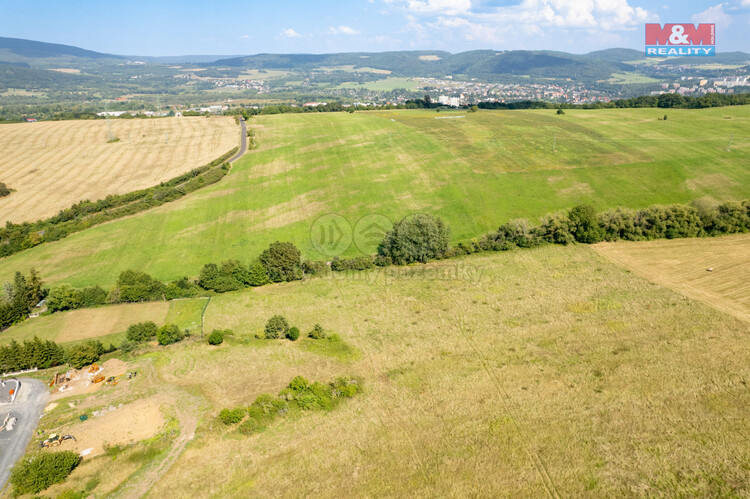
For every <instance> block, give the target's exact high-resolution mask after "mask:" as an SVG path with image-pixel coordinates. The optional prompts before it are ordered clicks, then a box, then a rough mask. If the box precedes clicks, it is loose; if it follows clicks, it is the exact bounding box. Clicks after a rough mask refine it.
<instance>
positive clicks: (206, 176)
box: [0, 148, 237, 258]
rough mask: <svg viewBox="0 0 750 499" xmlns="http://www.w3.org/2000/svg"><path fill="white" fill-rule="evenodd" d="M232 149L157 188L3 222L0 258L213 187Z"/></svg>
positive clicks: (225, 168) (221, 175)
mask: <svg viewBox="0 0 750 499" xmlns="http://www.w3.org/2000/svg"><path fill="white" fill-rule="evenodd" d="M236 152H237V149H236V148H235V149H233V150H231V151H229V152H228V153H226V154H225V155H223V156H222V157H221V158H218V159H216V160H215V161H212V162H211V163H209V164H208V165H205V166H202V167H199V168H195V169H193V170H191V171H189V172H187V173H184V174H182V175H179V176H177V177H175V178H173V179H171V180H169V181H167V182H162V183H161V184H159V185H156V186H153V187H149V188H147V189H140V190H137V191H133V192H130V193H127V194H111V195H109V196H107V197H105V198H104V199H100V200H98V201H89V200H84V201H80V202H78V203H76V204H74V205H73V206H71V207H70V208H66V209H64V210H61V211H60V212H59V213H58V214H57V215H55V216H53V217H50V218H47V219H44V220H39V221H36V222H33V223H29V222H24V223H21V224H15V223H12V222H6V224H5V226H4V227H0V258H2V257H5V256H9V255H12V254H14V253H18V252H19V251H23V250H25V249H29V248H32V247H34V246H37V245H39V244H42V243H44V242H48V241H58V240H60V239H63V238H65V237H67V236H68V235H70V234H73V233H75V232H79V231H82V230H84V229H87V228H89V227H92V226H94V225H99V224H102V223H104V222H108V221H110V220H115V219H117V218H122V217H125V216H128V215H132V214H134V213H138V212H141V211H144V210H147V209H150V208H153V207H155V206H160V205H162V204H164V203H168V202H170V201H174V200H176V199H179V198H181V197H183V196H185V195H187V194H189V193H191V192H194V191H196V190H198V189H200V188H202V187H204V186H207V185H211V184H214V183H216V182H218V181H219V180H221V179H222V178H223V177H224V176H225V175H226V174H227V173H229V165H228V164H226V163H225V161H226V160H227V159H229V158H230V157H231V156H232V155H234V154H235V153H236Z"/></svg>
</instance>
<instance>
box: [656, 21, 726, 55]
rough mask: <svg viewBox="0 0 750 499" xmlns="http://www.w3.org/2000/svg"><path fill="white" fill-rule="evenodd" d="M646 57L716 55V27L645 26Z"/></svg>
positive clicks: (702, 25)
mask: <svg viewBox="0 0 750 499" xmlns="http://www.w3.org/2000/svg"><path fill="white" fill-rule="evenodd" d="M646 55H647V56H652V57H675V56H678V57H683V56H712V55H716V25H715V24H699V25H698V26H696V25H694V24H686V23H679V24H665V25H664V26H662V25H661V24H646Z"/></svg>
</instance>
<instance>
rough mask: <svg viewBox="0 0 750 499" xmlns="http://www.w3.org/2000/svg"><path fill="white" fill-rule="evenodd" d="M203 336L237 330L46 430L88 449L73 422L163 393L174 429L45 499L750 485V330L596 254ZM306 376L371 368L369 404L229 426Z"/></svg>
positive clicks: (272, 293)
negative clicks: (275, 335) (226, 412)
mask: <svg viewBox="0 0 750 499" xmlns="http://www.w3.org/2000/svg"><path fill="white" fill-rule="evenodd" d="M384 272H385V273H384ZM276 313H280V314H283V315H285V316H286V317H287V318H288V319H289V320H290V322H291V323H292V324H293V325H297V326H298V327H299V328H300V329H301V330H302V331H303V333H306V332H307V331H309V330H310V329H311V328H312V326H313V324H314V323H316V322H320V323H321V324H323V325H324V327H326V328H327V329H328V330H329V331H330V332H332V333H337V334H338V335H340V336H341V338H342V339H343V340H344V341H345V342H346V344H348V345H350V346H351V347H352V348H353V349H354V352H355V353H353V354H351V355H339V354H334V352H333V351H330V350H327V349H326V348H325V347H319V348H310V345H311V344H317V345H326V343H325V341H326V340H317V341H316V340H310V339H308V338H301V339H300V340H298V341H297V342H290V341H287V340H258V339H255V338H254V335H255V333H257V332H259V331H261V330H262V329H263V325H264V323H265V321H266V320H267V319H268V317H270V316H271V315H273V314H276ZM206 325H207V329H208V330H209V331H210V330H211V329H213V328H232V329H233V330H234V331H235V335H234V336H233V337H228V338H227V340H226V341H225V342H224V344H222V345H220V346H218V347H212V346H208V345H207V344H205V343H203V342H201V341H200V339H199V338H198V337H197V336H196V335H193V336H192V337H191V338H190V339H188V340H185V341H183V342H182V343H179V344H176V345H172V346H170V347H164V348H157V349H154V350H152V351H151V353H147V354H146V355H141V356H138V357H135V358H129V357H124V359H125V360H127V361H128V363H129V366H128V370H132V369H137V370H139V372H141V373H142V374H141V375H139V377H138V378H136V379H135V380H134V381H132V382H121V383H120V384H119V385H117V386H116V387H104V388H102V389H101V390H100V391H98V392H97V393H96V394H92V395H90V396H88V397H87V398H83V399H77V400H75V401H74V402H75V403H76V408H75V409H72V408H70V407H69V406H68V404H66V403H65V402H66V401H65V400H63V401H61V403H60V404H59V406H58V407H57V408H56V409H54V411H52V412H51V413H50V414H49V415H47V416H45V418H43V419H42V421H41V423H40V425H41V426H42V427H44V428H46V429H48V430H49V431H54V430H56V429H58V428H63V427H64V428H66V430H69V432H71V433H74V434H75V432H79V433H80V434H81V438H86V435H85V434H83V433H82V432H85V427H84V426H82V425H80V424H79V423H76V422H75V421H74V420H75V418H77V416H78V415H79V414H81V413H83V412H86V411H90V410H92V409H96V408H99V407H102V406H108V405H110V404H114V405H119V403H124V404H128V403H129V402H132V401H134V400H136V399H146V398H148V397H157V398H158V400H163V401H164V402H163V404H162V406H161V407H162V413H163V415H164V418H165V420H166V421H167V424H166V428H170V427H171V428H174V430H173V431H171V432H170V431H166V430H163V431H162V434H161V435H163V437H158V436H156V437H152V438H150V439H147V440H145V441H143V442H141V443H139V444H136V445H133V446H131V447H127V448H125V449H122V451H121V452H120V453H119V454H111V453H110V454H108V455H102V456H98V457H90V458H85V459H84V461H83V463H82V464H81V465H80V466H79V467H78V468H77V469H76V470H75V471H74V472H73V474H72V475H71V476H70V477H69V478H68V479H67V480H66V482H65V483H63V484H60V485H56V486H54V487H53V488H50V489H49V490H47V491H45V495H47V496H50V497H56V496H57V495H58V494H60V493H62V492H65V491H68V490H70V491H81V490H83V488H84V486H85V484H93V485H92V487H91V488H87V490H86V494H84V495H90V494H93V495H95V496H96V497H101V496H105V495H108V494H112V495H113V496H115V497H132V496H138V495H141V494H146V493H148V496H150V497H180V496H182V495H184V491H185V490H189V491H190V494H191V495H192V496H194V497H300V496H313V495H314V496H315V497H404V496H410V497H467V496H475V497H542V496H549V497H622V496H634V495H641V496H678V497H707V496H713V497H716V496H723V497H726V496H744V495H747V494H748V493H750V485H749V484H750V445H749V443H750V441H749V436H750V420H749V419H748V418H747V413H748V410H750V392H749V391H748V389H747V382H748V380H749V379H750V366H749V365H748V363H747V359H748V358H750V343H748V326H747V324H746V323H744V322H743V321H740V320H738V319H736V318H735V317H732V316H731V315H728V314H725V313H723V312H721V311H718V310H716V309H714V308H712V307H710V306H708V305H706V304H704V303H702V302H700V301H695V300H692V299H689V298H687V297H685V296H682V295H680V294H677V293H675V292H674V291H672V290H670V289H667V288H665V287H663V286H660V285H658V284H655V283H652V282H649V281H648V280H645V279H642V278H640V277H639V276H637V275H635V274H633V273H631V272H629V271H627V270H626V269H623V268H621V267H620V266H618V265H616V264H614V263H612V262H609V261H608V260H606V259H605V258H603V257H600V256H598V255H597V253H596V252H594V251H593V250H592V249H591V248H589V247H586V246H570V247H553V246H548V247H542V248H537V249H533V250H521V251H514V252H509V253H499V254H485V255H474V256H471V257H466V258H463V259H457V260H450V261H442V262H435V263H431V264H429V265H427V266H414V267H407V268H395V269H386V270H382V269H381V270H379V271H371V272H361V273H353V274H351V275H348V276H343V275H337V276H336V277H335V278H318V279H311V280H308V281H303V282H298V283H288V284H281V285H273V286H266V287H262V288H257V289H253V290H247V291H244V292H237V293H228V294H224V295H220V296H216V297H214V298H213V299H212V301H211V304H210V306H209V308H208V311H207V313H206ZM321 341H322V342H323V343H320V342H321ZM298 374H301V375H303V376H305V377H307V378H308V379H311V380H321V381H328V380H330V379H332V378H335V377H336V376H341V375H359V376H362V377H363V378H364V381H365V392H364V393H363V394H362V395H359V396H358V397H356V398H354V399H351V400H348V401H346V402H344V403H342V404H341V405H340V406H338V407H337V408H336V409H334V410H333V411H331V412H311V413H295V414H293V415H290V416H287V417H282V418H279V419H278V420H277V421H276V422H275V423H273V424H272V425H270V426H269V427H268V429H266V430H265V431H263V432H261V433H258V434H254V435H252V436H247V437H245V436H242V435H241V434H239V433H238V432H237V430H236V429H234V428H230V427H226V426H224V425H222V424H221V423H219V422H218V421H217V420H216V416H217V414H218V412H219V411H220V410H221V409H222V408H226V407H237V406H247V405H249V404H250V403H251V402H252V401H253V400H254V398H255V397H256V396H257V395H258V394H260V393H262V392H270V393H276V392H278V391H279V390H280V389H282V388H283V387H284V386H285V385H286V384H287V383H289V381H290V380H291V379H292V378H293V377H294V376H295V375H298ZM71 423H73V424H71ZM165 431H166V433H165Z"/></svg>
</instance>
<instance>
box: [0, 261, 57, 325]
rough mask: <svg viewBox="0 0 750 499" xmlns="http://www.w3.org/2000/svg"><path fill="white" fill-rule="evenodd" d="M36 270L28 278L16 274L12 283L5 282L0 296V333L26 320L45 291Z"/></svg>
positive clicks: (18, 273) (30, 272) (32, 270)
mask: <svg viewBox="0 0 750 499" xmlns="http://www.w3.org/2000/svg"><path fill="white" fill-rule="evenodd" d="M43 285H44V283H43V282H42V280H41V279H40V278H39V274H38V273H37V271H36V269H33V268H32V269H31V270H30V271H29V275H28V276H24V275H23V274H22V273H20V272H16V274H15V276H14V277H13V281H12V282H6V283H5V286H4V289H3V291H2V294H0V331H2V330H3V329H6V328H8V327H10V326H12V325H13V324H17V323H19V322H22V321H23V320H25V319H26V317H27V316H28V315H29V313H30V312H31V311H32V310H33V309H34V307H35V306H36V304H37V303H39V302H40V301H41V300H42V299H43V298H44V296H45V295H46V293H47V291H46V290H45V289H44V287H43Z"/></svg>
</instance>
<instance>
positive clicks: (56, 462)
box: [10, 451, 81, 494]
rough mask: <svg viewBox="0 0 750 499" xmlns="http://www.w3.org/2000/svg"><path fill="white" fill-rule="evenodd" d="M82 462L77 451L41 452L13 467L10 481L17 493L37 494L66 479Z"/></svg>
mask: <svg viewBox="0 0 750 499" xmlns="http://www.w3.org/2000/svg"><path fill="white" fill-rule="evenodd" d="M80 462H81V458H80V457H79V456H78V454H76V453H75V452H70V451H62V452H40V453H38V454H35V455H33V456H31V457H29V458H26V459H22V460H21V461H19V462H18V463H17V464H16V465H15V466H14V467H13V471H12V472H11V474H10V483H11V484H13V489H14V492H15V493H16V494H36V493H37V492H41V491H42V490H44V489H46V488H47V487H49V486H51V485H53V484H56V483H60V482H62V481H63V480H65V478H66V477H67V476H68V475H70V473H71V472H72V471H73V469H75V467H76V466H78V463H80Z"/></svg>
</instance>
